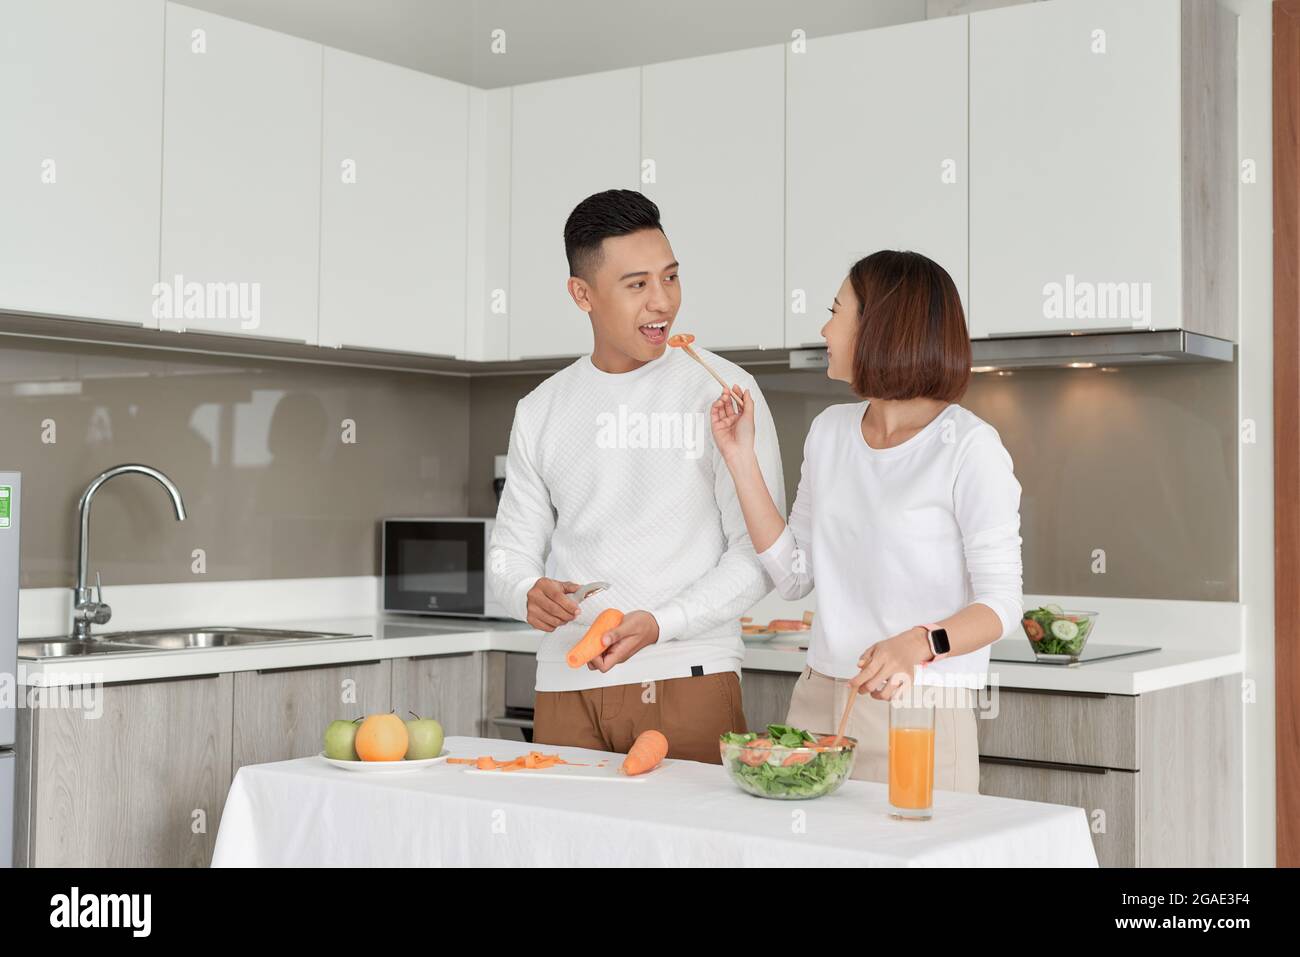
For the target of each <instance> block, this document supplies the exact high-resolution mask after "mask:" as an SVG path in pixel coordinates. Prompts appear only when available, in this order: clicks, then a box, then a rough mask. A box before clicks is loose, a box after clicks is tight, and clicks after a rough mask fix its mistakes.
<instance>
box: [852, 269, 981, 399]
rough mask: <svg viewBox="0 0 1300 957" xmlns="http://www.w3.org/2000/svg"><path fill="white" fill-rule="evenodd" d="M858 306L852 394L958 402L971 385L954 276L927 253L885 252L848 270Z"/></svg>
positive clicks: (967, 346) (966, 340)
mask: <svg viewBox="0 0 1300 957" xmlns="http://www.w3.org/2000/svg"><path fill="white" fill-rule="evenodd" d="M849 284H850V285H851V286H852V287H853V294H854V295H855V296H856V297H857V299H858V309H859V312H858V330H857V338H856V340H855V341H854V345H853V363H854V368H853V379H852V385H853V391H854V392H855V393H856V394H857V395H859V396H861V397H862V398H864V399H866V398H871V399H916V398H922V397H924V398H930V399H942V400H944V401H946V402H955V401H957V400H958V399H960V398H961V397H962V395H963V394H964V393H965V392H966V386H967V384H968V383H969V382H970V364H971V351H970V335H969V334H968V333H967V331H966V316H965V314H964V313H963V312H962V308H961V297H959V296H958V295H957V287H956V286H955V285H954V284H953V281H952V277H951V276H949V275H948V272H947V270H945V269H944V268H943V267H942V266H940V265H939V264H938V263H936V262H935V261H934V260H932V259H928V258H926V257H925V256H922V255H921V254H920V253H913V252H901V251H899V250H894V249H882V250H881V251H880V252H876V253H872V254H871V255H870V256H867V257H865V258H863V259H859V260H858V261H857V262H855V263H854V264H853V268H851V269H850V270H849Z"/></svg>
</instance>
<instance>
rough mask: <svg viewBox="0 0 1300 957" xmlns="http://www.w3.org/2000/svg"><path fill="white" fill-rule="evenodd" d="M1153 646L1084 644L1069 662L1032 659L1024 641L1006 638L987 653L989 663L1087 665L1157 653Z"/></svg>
mask: <svg viewBox="0 0 1300 957" xmlns="http://www.w3.org/2000/svg"><path fill="white" fill-rule="evenodd" d="M1159 650H1160V649H1159V647H1157V646H1155V645H1094V644H1091V643H1089V644H1086V645H1084V646H1083V651H1081V652H1079V660H1078V661H1071V660H1070V659H1069V657H1068V656H1066V655H1044V656H1042V657H1041V658H1035V657H1034V651H1033V649H1032V648H1030V647H1029V642H1028V641H1027V640H1025V639H1018V638H1007V639H1005V640H1003V641H996V642H994V643H993V647H992V649H991V650H990V653H989V660H990V661H1013V662H1015V663H1016V664H1019V665H1069V666H1074V665H1087V664H1091V663H1092V662H1094V661H1105V660H1107V659H1110V658H1127V657H1128V656H1129V655H1144V654H1146V653H1148V652H1151V651H1159Z"/></svg>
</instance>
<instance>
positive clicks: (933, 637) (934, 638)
mask: <svg viewBox="0 0 1300 957" xmlns="http://www.w3.org/2000/svg"><path fill="white" fill-rule="evenodd" d="M930 642H931V643H932V644H933V645H934V653H935V654H936V655H946V654H947V653H948V649H949V648H950V647H951V646H950V645H949V644H948V631H947V629H946V628H936V629H934V630H933V631H931V632H930Z"/></svg>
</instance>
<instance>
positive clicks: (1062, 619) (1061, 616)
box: [1020, 605, 1097, 664]
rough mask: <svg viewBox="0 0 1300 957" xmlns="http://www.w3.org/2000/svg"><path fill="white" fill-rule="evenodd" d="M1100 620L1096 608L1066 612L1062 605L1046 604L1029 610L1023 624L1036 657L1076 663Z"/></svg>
mask: <svg viewBox="0 0 1300 957" xmlns="http://www.w3.org/2000/svg"><path fill="white" fill-rule="evenodd" d="M1096 621H1097V613H1096V612H1095V611H1066V610H1064V609H1063V608H1061V606H1060V605H1044V606H1043V607H1042V608H1034V609H1031V610H1030V611H1027V612H1025V614H1024V617H1023V618H1022V619H1021V621H1020V627H1021V628H1023V629H1024V630H1025V637H1026V638H1028V639H1029V647H1030V648H1032V649H1033V651H1034V658H1035V659H1036V660H1038V661H1047V662H1052V663H1055V664H1060V663H1063V662H1064V663H1073V662H1076V661H1078V660H1079V655H1080V653H1081V652H1082V651H1083V646H1084V645H1086V644H1087V643H1088V637H1089V636H1090V635H1091V634H1092V629H1093V625H1094V624H1096Z"/></svg>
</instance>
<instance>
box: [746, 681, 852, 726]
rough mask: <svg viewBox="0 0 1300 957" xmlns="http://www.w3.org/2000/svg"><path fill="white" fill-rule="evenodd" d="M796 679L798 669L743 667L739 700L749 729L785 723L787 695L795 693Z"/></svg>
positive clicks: (788, 707) (788, 697) (788, 703)
mask: <svg viewBox="0 0 1300 957" xmlns="http://www.w3.org/2000/svg"><path fill="white" fill-rule="evenodd" d="M798 680H799V672H788V671H751V670H750V669H748V668H746V669H744V670H742V671H741V673H740V702H741V707H742V708H743V709H744V711H745V723H746V724H747V725H749V728H748V730H750V731H761V730H762V729H764V728H766V727H767V726H768V725H769V724H785V718H786V715H787V714H789V712H790V696H791V695H793V694H794V686H795V683H796V682H798ZM809 730H815V731H821V730H823V729H822V728H811V729H809ZM824 730H827V731H829V730H832V729H830V728H827V729H824Z"/></svg>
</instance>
